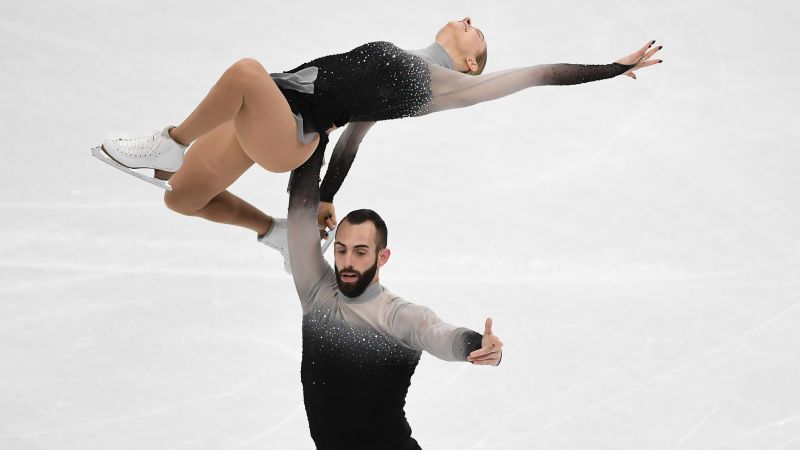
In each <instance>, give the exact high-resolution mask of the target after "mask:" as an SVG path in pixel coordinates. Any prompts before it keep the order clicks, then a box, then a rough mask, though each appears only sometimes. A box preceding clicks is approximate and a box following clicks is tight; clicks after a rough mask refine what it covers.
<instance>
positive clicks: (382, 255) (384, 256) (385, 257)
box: [378, 248, 392, 267]
mask: <svg viewBox="0 0 800 450" xmlns="http://www.w3.org/2000/svg"><path fill="white" fill-rule="evenodd" d="M391 255H392V251H391V250H389V249H388V248H385V249H383V250H381V251H379V252H378V267H381V266H383V265H384V264H386V262H387V261H389V256H391Z"/></svg>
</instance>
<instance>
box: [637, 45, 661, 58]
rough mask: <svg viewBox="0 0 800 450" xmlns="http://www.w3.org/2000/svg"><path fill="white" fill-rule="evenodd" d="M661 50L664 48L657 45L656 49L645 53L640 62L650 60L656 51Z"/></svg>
mask: <svg viewBox="0 0 800 450" xmlns="http://www.w3.org/2000/svg"><path fill="white" fill-rule="evenodd" d="M662 48H664V46H663V45H659V46H658V47H656V48H654V49H652V50H650V51H649V52H647V53H645V54H644V58H642V61H647V60H648V59H650V57H651V56H653V55H655V53H656V52H657V51H659V50H661V49H662Z"/></svg>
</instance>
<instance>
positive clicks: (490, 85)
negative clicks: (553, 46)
mask: <svg viewBox="0 0 800 450" xmlns="http://www.w3.org/2000/svg"><path fill="white" fill-rule="evenodd" d="M631 67H633V66H628V65H624V64H618V63H612V64H596V65H585V64H541V65H537V66H530V67H521V68H516V69H509V70H503V71H499V72H492V73H488V74H483V75H476V76H473V75H467V74H463V73H460V72H456V71H453V70H447V69H444V68H441V67H437V66H432V67H431V91H432V94H433V100H432V102H431V111H430V112H435V111H443V110H446V109H453V108H463V107H465V106H470V105H474V104H476V103H481V102H486V101H490V100H495V99H498V98H501V97H505V96H506V95H511V94H513V93H515V92H518V91H521V90H523V89H526V88H529V87H533V86H544V85H569V84H580V83H588V82H590V81H597V80H604V79H607V78H613V77H615V76H617V75H621V74H623V73H625V72H626V71H627V70H628V69H630V68H631Z"/></svg>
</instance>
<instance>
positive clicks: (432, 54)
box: [415, 42, 454, 70]
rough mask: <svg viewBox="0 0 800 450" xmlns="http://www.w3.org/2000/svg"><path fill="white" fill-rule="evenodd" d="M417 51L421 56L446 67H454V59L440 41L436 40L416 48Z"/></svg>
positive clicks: (451, 68)
mask: <svg viewBox="0 0 800 450" xmlns="http://www.w3.org/2000/svg"><path fill="white" fill-rule="evenodd" d="M415 52H416V53H418V54H420V55H421V56H423V57H425V58H427V59H430V60H431V61H433V62H434V63H436V64H437V65H440V66H442V67H444V68H445V69H450V70H454V69H453V60H452V59H451V58H450V55H448V54H447V51H445V49H444V47H442V46H441V45H439V43H437V42H434V43H433V44H431V45H429V46H427V47H425V48H421V49H419V50H415Z"/></svg>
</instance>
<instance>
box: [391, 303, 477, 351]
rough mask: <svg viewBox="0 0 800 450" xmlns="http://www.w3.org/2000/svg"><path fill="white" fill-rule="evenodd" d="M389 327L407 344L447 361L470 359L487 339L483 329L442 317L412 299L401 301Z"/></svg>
mask: <svg viewBox="0 0 800 450" xmlns="http://www.w3.org/2000/svg"><path fill="white" fill-rule="evenodd" d="M389 328H390V330H391V333H392V335H393V336H395V337H396V338H397V339H398V340H399V341H400V342H402V343H403V344H404V345H406V346H408V347H410V348H413V349H415V350H425V351H427V352H428V353H430V354H431V355H433V356H435V357H437V358H439V359H443V360H445V361H466V359H467V356H468V355H469V354H470V353H471V352H473V351H475V350H478V349H479V348H481V340H482V339H483V336H482V335H481V334H480V333H477V332H475V331H473V330H470V329H468V328H463V327H456V326H453V325H450V324H449V323H447V322H444V321H442V319H440V318H439V317H438V316H436V314H435V313H434V312H433V311H431V309H430V308H427V307H425V306H421V305H415V304H413V303H408V302H403V303H402V304H400V305H399V307H398V308H397V310H396V311H395V314H394V316H393V318H392V319H391V320H390V321H389Z"/></svg>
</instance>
